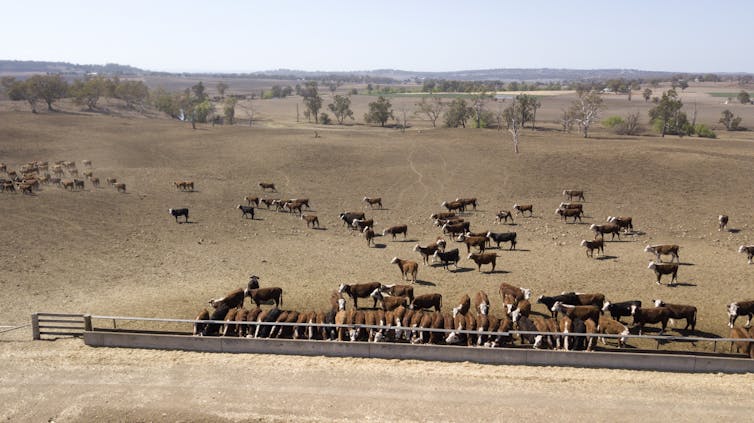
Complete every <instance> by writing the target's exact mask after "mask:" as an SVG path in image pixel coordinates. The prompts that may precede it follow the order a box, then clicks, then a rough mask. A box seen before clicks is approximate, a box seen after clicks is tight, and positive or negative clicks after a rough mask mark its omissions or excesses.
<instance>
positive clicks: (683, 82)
mask: <svg viewBox="0 0 754 423" xmlns="http://www.w3.org/2000/svg"><path fill="white" fill-rule="evenodd" d="M678 86H679V87H681V91H684V90H685V89H686V88H688V87H689V83H688V81H686V80H685V79H681V80H679V81H678Z"/></svg>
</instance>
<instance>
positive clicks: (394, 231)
mask: <svg viewBox="0 0 754 423" xmlns="http://www.w3.org/2000/svg"><path fill="white" fill-rule="evenodd" d="M387 234H391V235H393V239H395V236H396V235H398V234H403V239H406V235H408V225H397V226H391V227H389V228H387V229H385V230H383V231H382V236H385V235H387Z"/></svg>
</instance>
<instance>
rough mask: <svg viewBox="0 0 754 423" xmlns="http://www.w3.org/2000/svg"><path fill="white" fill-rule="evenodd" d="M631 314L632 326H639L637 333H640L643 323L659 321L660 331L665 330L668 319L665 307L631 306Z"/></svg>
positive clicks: (668, 313)
mask: <svg viewBox="0 0 754 423" xmlns="http://www.w3.org/2000/svg"><path fill="white" fill-rule="evenodd" d="M631 315H632V316H634V326H639V335H641V333H642V330H643V329H644V325H645V324H647V323H649V324H656V323H660V324H661V325H662V329H661V330H660V333H663V332H665V328H666V327H667V326H668V320H670V311H669V310H668V309H667V308H665V307H654V308H641V307H637V306H631Z"/></svg>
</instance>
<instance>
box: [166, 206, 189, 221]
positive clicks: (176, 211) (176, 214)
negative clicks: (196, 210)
mask: <svg viewBox="0 0 754 423" xmlns="http://www.w3.org/2000/svg"><path fill="white" fill-rule="evenodd" d="M168 212H170V214H171V215H172V216H173V217H174V218H175V221H176V223H178V217H179V216H183V217H184V218H186V222H188V219H189V209H187V208H182V209H168Z"/></svg>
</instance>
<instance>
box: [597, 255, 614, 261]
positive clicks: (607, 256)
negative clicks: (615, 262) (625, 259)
mask: <svg viewBox="0 0 754 423" xmlns="http://www.w3.org/2000/svg"><path fill="white" fill-rule="evenodd" d="M617 258H618V256H609V255H604V256H597V257H595V258H594V259H595V260H612V259H617Z"/></svg>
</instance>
